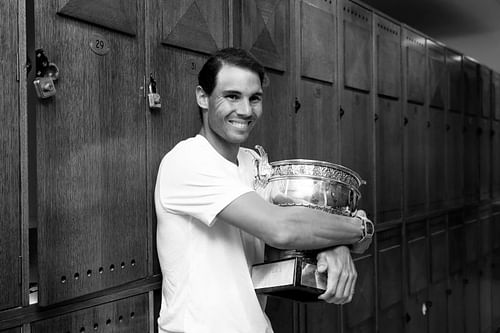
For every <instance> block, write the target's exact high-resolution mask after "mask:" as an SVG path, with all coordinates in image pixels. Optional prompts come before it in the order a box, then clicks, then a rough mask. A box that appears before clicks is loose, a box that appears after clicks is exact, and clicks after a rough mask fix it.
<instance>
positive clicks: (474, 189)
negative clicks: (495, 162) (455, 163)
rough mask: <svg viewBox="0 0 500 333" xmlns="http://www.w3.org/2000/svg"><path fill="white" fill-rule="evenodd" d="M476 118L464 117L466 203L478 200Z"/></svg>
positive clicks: (477, 133) (477, 135)
mask: <svg viewBox="0 0 500 333" xmlns="http://www.w3.org/2000/svg"><path fill="white" fill-rule="evenodd" d="M477 126H478V118H477V117H476V116H465V118H464V153H465V152H466V156H465V158H464V198H465V202H466V203H467V204H473V203H475V202H477V201H478V200H479V131H478V127H477Z"/></svg>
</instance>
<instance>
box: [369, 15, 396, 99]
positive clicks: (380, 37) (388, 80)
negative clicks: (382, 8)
mask: <svg viewBox="0 0 500 333" xmlns="http://www.w3.org/2000/svg"><path fill="white" fill-rule="evenodd" d="M374 19H375V20H376V28H375V29H376V30H375V31H376V49H375V51H376V56H377V68H376V73H377V74H376V75H377V93H378V94H379V95H383V96H388V97H393V98H396V99H397V98H399V97H400V95H401V66H400V63H401V41H400V38H401V37H400V35H401V29H400V27H399V25H397V24H395V23H393V22H391V21H389V20H387V19H384V18H383V17H381V16H378V15H376V14H374Z"/></svg>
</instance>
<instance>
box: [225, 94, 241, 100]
mask: <svg viewBox="0 0 500 333" xmlns="http://www.w3.org/2000/svg"><path fill="white" fill-rule="evenodd" d="M226 98H227V99H228V100H230V101H237V100H238V98H239V96H238V95H226Z"/></svg>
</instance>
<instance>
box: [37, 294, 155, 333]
mask: <svg viewBox="0 0 500 333" xmlns="http://www.w3.org/2000/svg"><path fill="white" fill-rule="evenodd" d="M148 305H149V303H148V294H142V295H137V296H132V297H130V298H125V299H120V300H117V301H113V302H109V303H105V304H102V305H97V306H93V307H89V308H84V309H81V310H77V311H73V312H69V313H66V314H63V315H59V316H56V317H52V318H48V319H43V320H40V321H35V322H34V323H32V324H31V332H33V333H38V332H39V333H46V332H63V333H64V332H80V333H82V332H94V331H98V332H124V333H125V332H130V333H136V332H148V331H150V330H149V312H148Z"/></svg>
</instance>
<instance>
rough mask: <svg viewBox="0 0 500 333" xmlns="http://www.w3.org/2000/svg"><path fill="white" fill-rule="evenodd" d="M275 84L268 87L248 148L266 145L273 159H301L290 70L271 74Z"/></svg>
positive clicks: (269, 75) (246, 144)
mask: <svg viewBox="0 0 500 333" xmlns="http://www.w3.org/2000/svg"><path fill="white" fill-rule="evenodd" d="M267 75H268V77H269V80H270V82H271V84H270V85H269V86H268V87H266V88H264V105H263V114H262V117H261V118H260V120H259V123H258V124H257V126H256V127H255V128H254V130H253V132H252V134H251V136H250V138H249V140H248V142H246V143H245V146H246V147H254V145H256V144H259V145H261V146H263V147H264V148H265V149H266V151H267V153H268V155H269V159H270V161H277V160H281V159H289V158H297V156H295V153H294V151H295V147H294V133H293V126H294V125H293V112H294V111H293V109H292V103H291V102H290V101H291V100H292V99H291V97H290V95H289V91H283V87H286V86H287V84H288V82H289V81H288V79H289V78H288V73H287V72H285V73H283V74H278V73H274V72H268V73H267Z"/></svg>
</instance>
